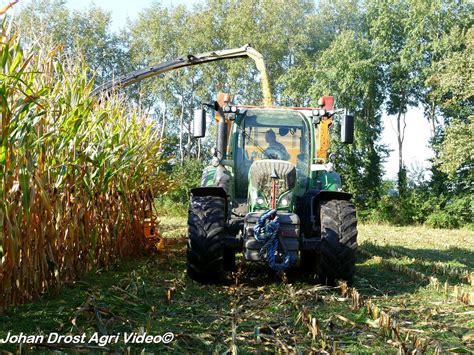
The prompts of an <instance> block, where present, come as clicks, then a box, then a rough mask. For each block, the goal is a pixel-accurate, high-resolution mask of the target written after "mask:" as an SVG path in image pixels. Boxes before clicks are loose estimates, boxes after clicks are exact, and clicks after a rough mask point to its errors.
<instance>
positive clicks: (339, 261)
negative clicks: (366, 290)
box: [318, 200, 357, 284]
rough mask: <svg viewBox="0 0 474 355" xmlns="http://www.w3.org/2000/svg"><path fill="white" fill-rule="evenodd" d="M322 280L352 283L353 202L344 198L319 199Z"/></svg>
mask: <svg viewBox="0 0 474 355" xmlns="http://www.w3.org/2000/svg"><path fill="white" fill-rule="evenodd" d="M320 207H321V208H320V220H321V259H320V262H319V270H318V274H319V277H320V279H321V282H323V283H326V284H334V282H335V280H336V279H341V280H345V281H347V282H348V283H349V284H351V283H352V280H353V277H354V273H355V262H356V249H357V217H356V211H355V208H354V205H353V204H352V203H351V202H349V201H345V200H329V201H321V206H320Z"/></svg>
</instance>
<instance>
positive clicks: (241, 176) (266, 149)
mask: <svg viewBox="0 0 474 355" xmlns="http://www.w3.org/2000/svg"><path fill="white" fill-rule="evenodd" d="M238 112H239V113H238V114H237V115H236V119H235V123H234V125H233V127H232V137H233V139H232V142H231V144H230V145H229V148H230V152H229V153H230V154H231V156H232V159H233V161H234V174H235V198H237V199H242V198H247V197H249V201H251V202H255V203H254V204H253V205H252V204H251V210H253V209H255V208H259V209H268V208H269V207H270V203H269V202H270V201H269V199H267V198H266V197H264V196H262V197H260V198H259V197H258V196H253V195H252V194H250V195H249V189H250V192H252V191H251V190H252V187H255V185H256V184H257V185H258V184H259V182H258V180H259V178H258V177H260V175H262V177H261V178H262V179H263V180H267V181H265V182H262V183H260V185H262V186H261V189H263V190H265V189H266V188H268V186H266V185H271V184H270V182H271V178H270V175H271V174H272V172H273V169H272V167H274V168H275V169H276V170H275V171H277V170H282V169H286V170H287V171H285V172H283V171H282V172H280V174H279V175H278V179H279V180H282V179H284V178H285V176H286V175H287V174H288V173H289V174H290V175H291V174H292V171H293V170H294V173H295V179H294V180H295V181H294V182H293V183H292V184H293V185H294V186H293V188H295V187H298V189H297V191H295V194H298V193H300V194H301V192H304V190H305V189H306V187H307V180H308V177H309V173H310V170H309V169H310V164H309V159H308V158H309V156H310V150H311V146H310V145H311V135H310V129H309V122H308V120H307V118H306V117H305V116H304V115H303V114H302V113H301V112H298V111H295V110H289V109H272V108H242V109H239V111H238ZM267 170H268V171H267ZM266 175H268V176H266ZM295 196H296V195H295ZM287 202H289V201H287ZM289 207H290V204H289V203H285V206H281V208H286V209H288V208H289Z"/></svg>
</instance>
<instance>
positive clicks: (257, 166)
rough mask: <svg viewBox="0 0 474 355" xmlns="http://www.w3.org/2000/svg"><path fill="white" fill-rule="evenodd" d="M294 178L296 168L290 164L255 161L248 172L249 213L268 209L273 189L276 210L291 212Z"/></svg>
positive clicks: (294, 187)
mask: <svg viewBox="0 0 474 355" xmlns="http://www.w3.org/2000/svg"><path fill="white" fill-rule="evenodd" d="M296 178H297V176H296V167H295V165H293V164H292V163H290V162H287V161H283V160H276V159H265V160H258V161H255V162H254V163H253V164H252V166H251V167H250V170H249V190H248V191H249V208H250V211H252V212H253V211H259V210H267V209H269V208H270V207H271V201H272V189H273V188H274V189H275V201H276V208H277V209H279V210H285V211H290V212H291V211H293V207H294V198H295V197H296V194H295V189H296Z"/></svg>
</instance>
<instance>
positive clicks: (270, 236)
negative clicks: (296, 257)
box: [253, 210, 293, 271]
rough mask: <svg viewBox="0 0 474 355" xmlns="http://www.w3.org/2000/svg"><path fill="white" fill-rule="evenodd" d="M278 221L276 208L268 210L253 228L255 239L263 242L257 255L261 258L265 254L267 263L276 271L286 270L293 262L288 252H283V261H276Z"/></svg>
mask: <svg viewBox="0 0 474 355" xmlns="http://www.w3.org/2000/svg"><path fill="white" fill-rule="evenodd" d="M279 229H280V222H279V221H278V216H277V210H268V211H267V212H265V213H264V214H263V215H262V216H261V217H260V218H259V219H258V221H257V224H256V225H255V227H254V228H253V231H254V236H255V239H256V240H257V241H259V242H263V243H264V244H263V246H262V248H261V249H260V252H259V253H258V255H259V256H260V257H261V258H263V257H264V256H265V258H266V260H267V262H268V265H269V266H270V267H271V268H272V269H273V270H276V271H283V270H286V269H287V268H288V267H289V266H290V264H291V263H292V262H293V260H292V258H291V256H290V254H289V253H288V252H285V255H284V257H283V261H282V262H281V263H278V262H277V261H276V256H277V254H278V244H279V240H278V230H279Z"/></svg>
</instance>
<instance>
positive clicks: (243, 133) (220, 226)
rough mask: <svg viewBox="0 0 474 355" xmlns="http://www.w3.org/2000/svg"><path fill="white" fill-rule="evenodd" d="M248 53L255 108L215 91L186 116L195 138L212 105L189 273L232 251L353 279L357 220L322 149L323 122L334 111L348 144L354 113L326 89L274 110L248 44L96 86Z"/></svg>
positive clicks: (217, 269)
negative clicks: (254, 75)
mask: <svg viewBox="0 0 474 355" xmlns="http://www.w3.org/2000/svg"><path fill="white" fill-rule="evenodd" d="M244 57H249V58H251V59H253V60H254V61H255V64H256V67H257V69H258V70H259V72H260V78H261V85H262V91H263V99H264V100H263V101H264V102H263V103H264V105H263V106H236V105H233V103H232V101H231V97H230V95H228V94H219V95H218V99H217V101H216V102H215V103H213V104H205V105H203V108H200V109H197V110H196V111H195V114H194V125H193V136H194V137H195V138H202V137H204V136H205V132H206V111H205V109H204V107H207V108H208V110H209V109H212V110H213V111H215V112H216V119H217V121H218V132H217V144H216V149H215V151H214V157H213V160H212V164H211V166H209V167H207V168H206V169H205V170H204V171H203V174H202V182H201V187H198V188H194V189H192V190H191V201H190V206H189V217H188V226H189V229H188V234H189V238H188V249H187V271H188V274H189V276H190V277H191V278H193V279H196V280H200V281H204V282H214V281H219V280H221V279H222V277H223V275H224V273H225V271H231V270H234V269H235V255H236V253H237V252H242V253H243V255H244V257H245V259H247V260H249V261H265V262H267V263H268V265H269V266H270V267H271V268H272V269H274V270H277V271H281V270H285V269H286V268H288V267H293V266H295V265H297V264H298V263H299V265H300V266H301V268H302V269H303V270H305V271H308V272H311V273H314V274H317V275H318V279H319V282H321V283H328V284H331V283H334V281H335V280H336V279H342V280H346V281H348V282H351V280H352V278H353V276H354V272H355V259H356V257H355V252H356V248H357V219H356V212H355V208H354V205H353V204H352V203H351V202H350V199H351V195H350V194H348V193H346V192H343V191H342V185H341V178H340V176H339V174H337V173H336V172H335V171H334V164H333V160H334V155H329V156H328V151H329V143H330V136H329V129H330V127H331V126H332V124H333V121H334V120H335V119H336V118H337V117H339V119H340V124H341V141H342V142H344V143H352V141H353V135H354V119H353V117H352V116H351V115H347V114H345V111H344V110H335V109H334V98H333V97H332V96H324V97H322V98H321V99H320V100H319V107H316V108H300V107H293V108H289V107H284V108H283V107H280V108H278V107H274V106H272V96H271V92H270V85H269V80H268V75H267V71H266V68H265V62H264V60H263V56H262V55H261V54H260V53H259V52H257V51H256V50H255V49H253V48H252V47H251V46H250V45H245V46H243V47H240V48H233V49H225V50H220V51H213V52H207V53H201V54H197V55H191V54H190V55H187V56H184V57H179V58H177V59H174V60H170V61H167V62H163V63H160V64H156V65H152V66H148V67H146V68H144V69H140V70H137V71H134V72H132V73H129V74H126V75H124V76H121V77H119V78H117V79H114V80H112V81H109V82H106V83H105V84H103V85H101V86H99V87H97V88H96V89H94V90H93V92H92V94H93V95H102V98H106V93H107V92H110V91H113V90H116V89H119V88H123V87H126V86H128V85H131V84H133V83H135V82H138V81H141V80H144V79H146V78H149V77H152V76H157V75H160V74H162V73H166V72H168V71H171V70H176V69H179V68H184V67H189V66H194V65H199V64H204V63H209V62H214V61H220V60H227V59H236V58H244Z"/></svg>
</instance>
